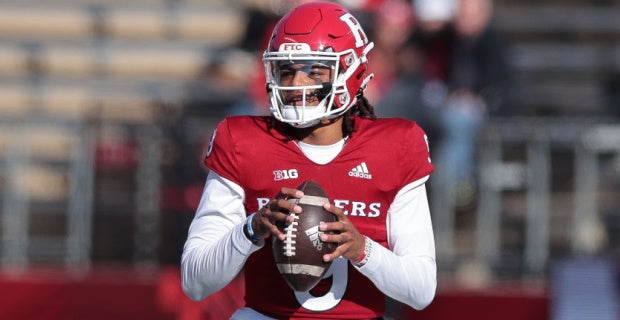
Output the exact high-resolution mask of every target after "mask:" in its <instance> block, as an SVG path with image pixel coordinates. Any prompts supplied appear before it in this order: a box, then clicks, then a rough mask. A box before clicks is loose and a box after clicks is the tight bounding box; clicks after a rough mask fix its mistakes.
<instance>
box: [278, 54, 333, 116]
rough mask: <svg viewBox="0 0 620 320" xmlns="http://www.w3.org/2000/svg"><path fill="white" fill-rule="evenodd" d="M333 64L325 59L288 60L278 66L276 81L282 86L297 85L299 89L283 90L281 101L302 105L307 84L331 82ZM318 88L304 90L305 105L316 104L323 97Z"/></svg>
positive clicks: (292, 104) (315, 84)
mask: <svg viewBox="0 0 620 320" xmlns="http://www.w3.org/2000/svg"><path fill="white" fill-rule="evenodd" d="M333 76H334V64H333V63H329V62H325V61H303V62H297V61H289V62H283V63H281V64H280V66H279V67H278V71H277V77H278V83H279V85H280V86H283V87H299V90H284V91H283V97H282V98H283V101H284V103H285V104H287V105H291V106H297V105H302V100H303V99H304V89H303V87H307V86H317V85H322V84H324V83H332V80H333ZM318 90H319V88H315V89H306V90H305V100H306V101H305V105H306V106H313V105H317V104H318V103H319V102H320V100H321V99H322V98H323V97H321V95H320V94H319V91H318Z"/></svg>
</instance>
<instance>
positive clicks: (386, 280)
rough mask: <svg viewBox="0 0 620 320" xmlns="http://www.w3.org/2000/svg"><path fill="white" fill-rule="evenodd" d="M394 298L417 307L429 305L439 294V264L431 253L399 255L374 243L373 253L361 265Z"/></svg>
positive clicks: (363, 270) (363, 272)
mask: <svg viewBox="0 0 620 320" xmlns="http://www.w3.org/2000/svg"><path fill="white" fill-rule="evenodd" d="M359 270H360V272H361V273H362V274H364V275H365V276H367V277H368V278H369V279H370V280H371V281H372V282H373V283H374V284H375V286H377V288H378V289H379V290H381V292H383V293H384V294H385V295H387V296H389V297H390V298H392V299H395V300H398V301H400V302H402V303H405V304H407V305H409V306H411V307H412V308H415V309H418V310H420V309H423V308H425V307H426V306H428V305H429V304H430V303H431V301H433V298H434V297H435V290H436V287H437V267H436V264H435V259H434V258H433V257H430V256H397V255H395V254H394V253H393V252H391V251H390V250H388V249H387V248H385V247H383V246H381V245H379V244H377V243H374V244H373V249H372V253H371V256H370V258H369V260H368V262H367V263H366V265H364V267H362V268H360V269H359Z"/></svg>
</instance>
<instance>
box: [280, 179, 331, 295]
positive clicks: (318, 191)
mask: <svg viewBox="0 0 620 320" xmlns="http://www.w3.org/2000/svg"><path fill="white" fill-rule="evenodd" d="M297 189H299V190H301V191H303V192H304V196H303V197H302V198H300V199H290V200H289V201H291V202H295V203H296V204H297V205H299V206H300V207H301V208H302V212H301V213H300V214H299V215H297V214H295V213H290V214H291V215H293V216H294V217H295V221H294V222H292V223H291V224H288V225H280V226H279V228H280V230H281V231H282V232H283V233H284V234H285V235H286V239H284V241H281V240H280V239H278V238H276V237H274V238H273V243H272V249H273V256H274V258H275V261H276V264H277V266H278V270H279V271H280V274H282V276H283V277H284V280H286V282H287V283H288V285H289V286H290V287H291V288H293V290H295V291H309V290H310V289H312V288H313V287H314V286H315V285H316V284H317V283H319V281H321V279H322V278H323V275H324V274H325V272H326V271H327V270H328V269H329V266H330V265H331V262H324V261H323V255H324V254H327V253H332V252H334V250H336V247H337V246H338V244H337V243H331V242H323V241H321V239H320V238H319V236H320V235H321V234H322V232H321V231H319V223H320V222H321V221H323V222H334V221H337V220H338V218H337V217H336V216H335V215H334V214H332V213H330V212H328V211H327V210H325V209H324V208H323V204H324V203H326V202H329V198H328V197H327V195H326V194H325V191H324V190H323V188H322V187H321V186H320V185H319V184H318V183H317V182H315V181H312V180H307V181H304V182H303V183H302V184H301V185H300V186H299V187H297Z"/></svg>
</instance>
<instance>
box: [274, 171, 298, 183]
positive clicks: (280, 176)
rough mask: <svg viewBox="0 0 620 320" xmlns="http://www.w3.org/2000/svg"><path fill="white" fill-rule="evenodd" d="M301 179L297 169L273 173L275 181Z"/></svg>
mask: <svg viewBox="0 0 620 320" xmlns="http://www.w3.org/2000/svg"><path fill="white" fill-rule="evenodd" d="M297 178H299V173H298V172H297V169H288V170H286V169H285V170H274V171H273V180H274V181H279V180H286V179H297Z"/></svg>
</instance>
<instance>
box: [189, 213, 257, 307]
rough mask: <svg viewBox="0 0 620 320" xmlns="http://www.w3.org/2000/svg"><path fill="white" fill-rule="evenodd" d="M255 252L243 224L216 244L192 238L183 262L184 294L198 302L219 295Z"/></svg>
mask: <svg viewBox="0 0 620 320" xmlns="http://www.w3.org/2000/svg"><path fill="white" fill-rule="evenodd" d="M253 251H254V248H252V245H251V243H250V242H249V240H247V238H245V236H244V235H243V232H242V231H241V225H239V226H235V227H234V228H233V229H231V230H229V232H227V233H226V234H225V235H224V236H223V237H222V238H221V239H219V240H217V241H216V242H210V241H209V240H207V239H204V238H201V237H196V238H193V239H189V240H188V242H187V243H186V246H185V249H184V251H183V256H182V259H181V280H182V286H183V291H184V292H185V293H186V294H187V295H188V296H189V297H190V298H192V299H193V300H196V301H198V300H202V299H204V298H206V297H207V296H209V295H210V294H212V293H215V292H216V291H218V290H220V289H222V288H223V287H224V286H226V285H227V284H228V283H229V282H230V281H232V280H233V279H234V278H235V276H236V275H237V274H238V273H239V271H241V268H242V267H243V265H244V264H245V261H246V259H247V257H248V256H249V255H250V254H251V252H253Z"/></svg>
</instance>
